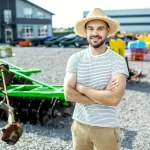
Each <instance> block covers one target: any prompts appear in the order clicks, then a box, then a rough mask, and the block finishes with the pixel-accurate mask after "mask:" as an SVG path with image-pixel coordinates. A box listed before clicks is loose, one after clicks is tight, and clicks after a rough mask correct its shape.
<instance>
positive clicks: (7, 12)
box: [4, 10, 12, 23]
mask: <svg viewBox="0 0 150 150" xmlns="http://www.w3.org/2000/svg"><path fill="white" fill-rule="evenodd" d="M4 21H5V22H6V23H10V22H11V21H12V15H11V10H4Z"/></svg>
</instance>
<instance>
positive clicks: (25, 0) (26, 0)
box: [22, 0, 55, 15]
mask: <svg viewBox="0 0 150 150" xmlns="http://www.w3.org/2000/svg"><path fill="white" fill-rule="evenodd" d="M22 1H24V2H26V3H29V4H31V5H32V6H35V7H37V8H39V9H41V10H43V11H45V12H47V13H49V14H51V15H55V14H54V13H52V12H50V11H48V10H46V9H44V8H42V7H40V6H38V5H36V4H34V3H32V2H30V1H28V0H22Z"/></svg>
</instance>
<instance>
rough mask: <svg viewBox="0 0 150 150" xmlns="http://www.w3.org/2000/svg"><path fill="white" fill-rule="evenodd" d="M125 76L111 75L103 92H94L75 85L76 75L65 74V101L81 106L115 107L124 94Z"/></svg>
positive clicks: (80, 85) (78, 84)
mask: <svg viewBox="0 0 150 150" xmlns="http://www.w3.org/2000/svg"><path fill="white" fill-rule="evenodd" d="M125 87H126V76H125V75H124V74H116V75H113V76H112V78H111V80H110V82H109V84H108V85H107V87H106V88H105V89H104V90H96V89H91V88H89V87H86V86H84V85H82V84H80V83H77V74H76V73H70V72H67V73H66V76H65V79H64V95H65V99H66V100H67V101H71V102H75V103H81V104H102V105H108V106H117V105H118V104H119V103H120V101H121V98H122V96H123V94H124V90H125Z"/></svg>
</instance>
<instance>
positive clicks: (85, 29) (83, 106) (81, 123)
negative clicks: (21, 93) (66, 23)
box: [64, 8, 128, 150]
mask: <svg viewBox="0 0 150 150" xmlns="http://www.w3.org/2000/svg"><path fill="white" fill-rule="evenodd" d="M118 30H119V23H118V22H117V21H115V20H113V19H111V18H109V17H107V16H106V15H105V14H104V12H103V11H102V10H101V9H99V8H95V9H93V10H92V11H91V12H89V14H88V15H87V17H86V18H83V19H82V20H80V21H78V22H77V23H76V25H75V33H76V34H77V35H80V36H82V37H86V38H87V40H88V43H89V46H88V48H87V49H85V50H82V51H80V52H77V53H75V54H73V55H72V56H71V57H70V58H69V60H68V63H67V68H66V76H65V79H64V94H65V98H66V100H67V101H70V102H75V103H76V105H75V109H74V113H73V119H74V121H73V124H72V126H71V132H72V141H73V148H74V150H93V147H96V149H97V150H119V149H120V143H121V135H120V127H119V126H120V125H119V121H118V113H117V105H118V104H119V103H120V101H121V99H122V96H123V94H124V91H125V88H126V78H127V76H128V69H127V65H126V61H125V59H124V58H123V57H122V56H120V55H119V54H117V53H116V52H114V51H113V50H111V49H110V48H108V47H107V46H106V45H105V41H106V38H107V36H110V35H113V34H115V33H116V32H117V31H118Z"/></svg>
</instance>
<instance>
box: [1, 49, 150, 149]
mask: <svg viewBox="0 0 150 150" xmlns="http://www.w3.org/2000/svg"><path fill="white" fill-rule="evenodd" d="M82 49H83V48H82ZM82 49H75V48H19V47H18V48H13V52H14V54H15V56H14V57H10V58H5V60H7V61H9V62H11V63H13V64H15V65H17V66H19V67H22V68H30V69H31V68H38V69H41V70H42V72H41V73H40V74H36V75H32V77H34V78H35V79H38V80H39V81H42V82H45V83H48V84H52V85H53V84H55V85H58V84H63V79H64V76H65V67H66V63H67V60H68V58H69V56H70V55H71V54H73V53H75V52H78V51H80V50H82ZM129 66H130V67H133V68H136V69H138V70H142V73H143V77H142V78H141V79H140V80H132V81H130V82H128V84H127V88H126V91H125V94H124V97H123V99H122V101H121V103H120V105H119V106H118V109H119V113H120V123H121V131H122V150H150V128H149V121H148V120H150V119H149V116H150V110H149V108H150V62H138V61H137V62H133V61H132V62H131V61H129ZM63 121H64V123H65V127H58V128H54V127H52V126H49V127H41V126H40V125H36V126H34V125H30V124H26V125H23V124H22V125H23V130H24V132H23V135H22V137H21V138H20V140H19V142H18V143H17V144H16V145H15V146H8V145H6V144H5V143H4V142H2V141H1V142H0V150H72V142H71V131H70V126H71V123H72V119H71V117H67V118H65V119H64V120H63ZM5 124H6V122H3V121H1V122H0V129H2V127H4V125H5ZM0 134H1V132H0Z"/></svg>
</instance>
